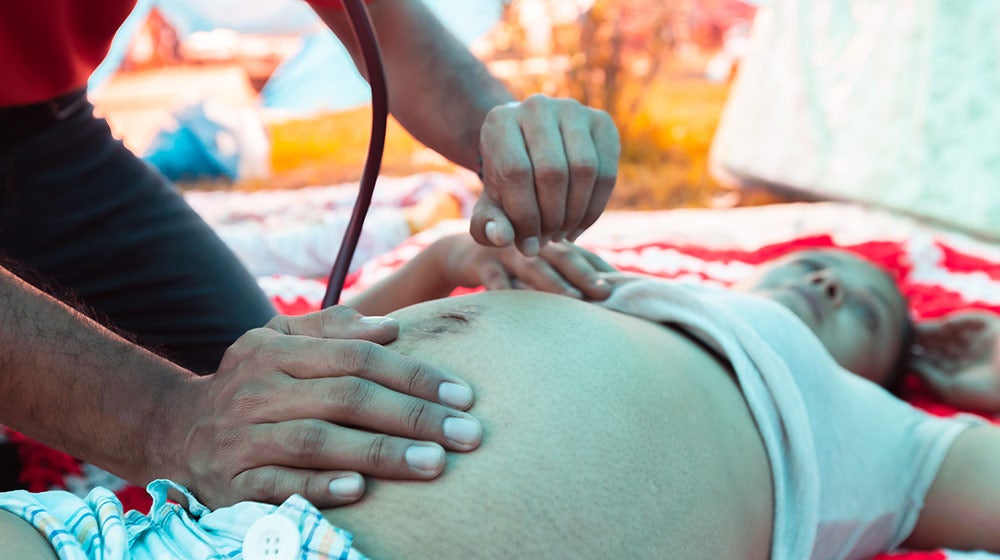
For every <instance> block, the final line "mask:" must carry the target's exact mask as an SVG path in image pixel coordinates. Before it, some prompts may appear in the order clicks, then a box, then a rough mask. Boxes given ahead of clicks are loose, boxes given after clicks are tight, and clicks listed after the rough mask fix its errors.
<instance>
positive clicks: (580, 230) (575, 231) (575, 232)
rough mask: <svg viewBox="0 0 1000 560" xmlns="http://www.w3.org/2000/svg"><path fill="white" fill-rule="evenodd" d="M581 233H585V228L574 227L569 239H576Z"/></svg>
mask: <svg viewBox="0 0 1000 560" xmlns="http://www.w3.org/2000/svg"><path fill="white" fill-rule="evenodd" d="M581 235H583V230H582V229H574V230H573V233H571V234H569V240H570V241H576V238H577V237H580V236H581Z"/></svg>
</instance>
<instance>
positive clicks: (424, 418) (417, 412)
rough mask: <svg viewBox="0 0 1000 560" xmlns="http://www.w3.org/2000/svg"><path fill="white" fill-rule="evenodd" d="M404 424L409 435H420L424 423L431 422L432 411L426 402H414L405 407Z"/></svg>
mask: <svg viewBox="0 0 1000 560" xmlns="http://www.w3.org/2000/svg"><path fill="white" fill-rule="evenodd" d="M406 408H407V409H406V412H405V414H404V416H403V417H404V422H405V424H404V425H405V426H406V429H407V430H408V431H409V433H411V434H417V433H421V432H422V431H423V430H422V428H423V426H424V424H425V423H428V422H432V419H431V417H432V416H433V410H432V407H431V404H430V403H428V402H427V401H420V400H418V401H414V402H411V403H410V404H409V405H407V407H406Z"/></svg>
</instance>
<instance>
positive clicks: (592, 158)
mask: <svg viewBox="0 0 1000 560" xmlns="http://www.w3.org/2000/svg"><path fill="white" fill-rule="evenodd" d="M479 151H480V154H481V155H482V168H481V177H482V179H483V186H484V189H483V193H482V195H481V196H480V197H479V200H478V201H477V203H476V206H475V209H474V211H473V215H472V223H471V226H470V230H471V233H472V236H473V238H475V240H476V241H477V242H479V243H480V244H483V245H487V246H492V247H506V246H508V245H510V244H512V243H513V244H516V246H517V247H518V249H519V250H520V251H521V252H522V253H523V254H525V255H527V256H535V255H537V254H538V251H539V249H540V247H541V246H543V245H545V244H546V243H547V242H549V241H553V240H555V241H561V240H563V239H569V240H570V241H573V240H575V239H576V238H577V237H578V236H579V235H580V234H581V233H583V231H584V230H585V229H587V228H588V227H590V226H591V225H592V224H593V223H594V221H595V220H597V218H598V217H599V216H600V215H601V212H603V211H604V207H605V206H606V205H607V203H608V199H609V198H610V197H611V192H612V190H613V189H614V186H615V180H616V178H617V175H618V156H619V153H620V151H621V145H620V143H619V139H618V129H617V128H616V127H615V124H614V122H612V120H611V117H610V116H608V114H607V113H605V112H604V111H600V110H596V109H592V108H590V107H585V106H584V105H581V104H580V103H579V102H577V101H575V100H573V99H556V98H551V97H546V96H544V95H533V96H531V97H529V98H527V99H525V100H524V101H522V102H512V103H508V104H505V105H500V106H498V107H494V108H493V110H491V111H490V112H489V113H488V114H487V115H486V120H485V121H484V122H483V126H482V128H481V129H480V135H479Z"/></svg>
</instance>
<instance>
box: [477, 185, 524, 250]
mask: <svg viewBox="0 0 1000 560" xmlns="http://www.w3.org/2000/svg"><path fill="white" fill-rule="evenodd" d="M469 233H471V234H472V238H473V239H475V240H476V243H479V244H480V245H485V246H487V247H506V246H508V245H510V244H511V243H513V242H514V226H513V225H511V223H510V220H508V219H507V215H506V214H504V212H503V208H501V207H500V205H499V204H497V202H496V201H494V200H493V198H492V197H490V195H489V193H487V192H486V191H483V193H482V194H480V195H479V200H477V201H476V205H475V207H474V208H473V209H472V220H471V222H470V224H469Z"/></svg>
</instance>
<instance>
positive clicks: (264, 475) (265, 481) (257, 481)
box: [249, 469, 281, 502]
mask: <svg viewBox="0 0 1000 560" xmlns="http://www.w3.org/2000/svg"><path fill="white" fill-rule="evenodd" d="M249 478H250V480H249V487H250V494H251V495H252V496H253V497H252V500H253V501H257V502H273V501H276V500H277V499H278V498H279V496H278V492H279V489H280V488H281V473H280V472H279V471H278V470H277V469H257V470H256V471H254V472H253V473H252V474H251V475H250V477H249Z"/></svg>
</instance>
